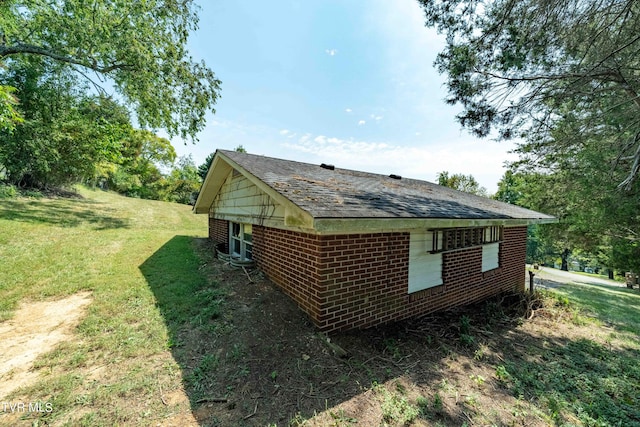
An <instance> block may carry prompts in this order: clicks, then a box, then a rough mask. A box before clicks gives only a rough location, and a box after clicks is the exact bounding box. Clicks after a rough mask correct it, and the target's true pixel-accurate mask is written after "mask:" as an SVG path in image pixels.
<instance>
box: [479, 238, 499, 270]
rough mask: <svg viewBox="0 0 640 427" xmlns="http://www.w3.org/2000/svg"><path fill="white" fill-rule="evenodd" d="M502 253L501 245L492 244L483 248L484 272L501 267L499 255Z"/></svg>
mask: <svg viewBox="0 0 640 427" xmlns="http://www.w3.org/2000/svg"><path fill="white" fill-rule="evenodd" d="M499 253H500V243H491V244H489V245H484V246H482V272H483V273H484V272H485V271H489V270H493V269H494V268H498V267H499V263H498V255H499Z"/></svg>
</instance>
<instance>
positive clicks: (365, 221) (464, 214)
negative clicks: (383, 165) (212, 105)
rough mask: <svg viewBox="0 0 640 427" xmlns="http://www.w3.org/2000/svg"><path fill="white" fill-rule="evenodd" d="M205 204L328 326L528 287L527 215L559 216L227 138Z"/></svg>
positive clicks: (239, 248) (214, 233)
mask: <svg viewBox="0 0 640 427" xmlns="http://www.w3.org/2000/svg"><path fill="white" fill-rule="evenodd" d="M194 210H195V212H196V213H199V214H204V213H206V214H208V215H209V236H210V238H211V239H213V240H214V241H215V242H216V243H219V244H222V245H224V247H225V248H226V250H228V252H229V253H230V254H231V255H232V256H233V257H236V258H239V259H252V260H254V261H255V262H256V264H257V265H258V267H259V268H260V269H261V270H262V271H263V272H264V273H265V274H266V275H267V276H268V277H269V278H270V279H271V280H272V281H273V282H274V283H275V284H276V285H278V286H279V287H280V288H281V289H282V290H283V291H284V292H285V293H286V294H287V295H289V296H290V297H291V298H293V299H294V300H295V301H296V302H297V304H298V305H299V306H300V307H301V308H302V309H303V310H304V311H305V312H306V313H307V314H308V315H309V316H310V318H311V319H312V320H313V321H314V323H315V324H316V325H317V326H318V328H320V329H321V330H323V331H326V332H331V331H337V330H346V329H352V328H366V327H370V326H374V325H378V324H382V323H386V322H390V321H395V320H401V319H405V318H408V317H412V316H416V315H420V314H425V313H428V312H433V311H438V310H443V309H447V308H450V307H453V306H456V305H463V304H468V303H471V302H474V301H479V300H482V299H484V298H487V297H489V296H491V295H494V294H496V293H499V292H502V291H507V290H520V289H523V288H524V276H525V272H524V269H525V252H526V239H527V225H529V224H539V223H550V222H555V218H553V217H551V216H548V215H545V214H541V213H538V212H534V211H531V210H527V209H523V208H520V207H517V206H513V205H509V204H506V203H502V202H498V201H495V200H491V199H488V198H483V197H478V196H474V195H471V194H468V193H463V192H460V191H456V190H452V189H450V188H447V187H442V186H439V185H436V184H432V183H429V182H426V181H417V180H413V179H407V178H403V177H400V176H396V175H390V176H385V175H378V174H371V173H365V172H357V171H351V170H345V169H338V168H335V167H333V166H332V165H324V164H323V165H319V166H318V165H311V164H306V163H300V162H293V161H288V160H282V159H274V158H269V157H264V156H256V155H252V154H246V153H238V152H235V151H223V150H218V151H216V154H215V156H214V158H213V161H212V163H211V167H210V168H209V172H208V174H207V177H206V178H205V181H204V183H203V185H202V188H201V191H200V195H199V197H198V200H197V201H196V204H195V207H194Z"/></svg>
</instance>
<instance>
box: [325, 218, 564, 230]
mask: <svg viewBox="0 0 640 427" xmlns="http://www.w3.org/2000/svg"><path fill="white" fill-rule="evenodd" d="M555 222H558V220H557V219H556V218H553V217H545V218H497V219H489V218H479V219H478V218H476V219H469V218H315V219H314V224H313V226H314V227H313V228H314V229H315V231H316V232H317V233H318V234H346V233H348V234H351V233H375V232H378V233H379V232H391V231H408V230H417V229H428V228H456V227H489V226H494V225H502V226H507V227H518V226H528V225H533V224H551V223H555Z"/></svg>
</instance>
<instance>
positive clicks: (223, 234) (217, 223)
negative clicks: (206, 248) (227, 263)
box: [209, 218, 229, 246]
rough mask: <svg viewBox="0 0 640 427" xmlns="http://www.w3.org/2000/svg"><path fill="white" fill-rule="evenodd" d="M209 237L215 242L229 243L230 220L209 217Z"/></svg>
mask: <svg viewBox="0 0 640 427" xmlns="http://www.w3.org/2000/svg"><path fill="white" fill-rule="evenodd" d="M209 238H210V239H211V240H213V241H214V243H224V244H225V245H226V246H228V245H229V221H225V220H223V219H216V218H209Z"/></svg>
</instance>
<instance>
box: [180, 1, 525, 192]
mask: <svg viewBox="0 0 640 427" xmlns="http://www.w3.org/2000/svg"><path fill="white" fill-rule="evenodd" d="M200 6H201V10H200V12H199V17H200V23H199V27H200V28H199V29H198V30H197V31H196V32H195V33H194V34H192V35H191V38H190V40H189V50H190V53H191V55H192V56H193V58H194V59H195V60H204V61H205V63H206V64H207V65H208V66H209V67H210V68H211V69H212V70H213V71H214V72H215V74H216V76H217V77H218V78H219V79H220V80H221V81H222V90H221V98H220V99H219V100H218V103H217V105H216V107H215V108H216V113H215V114H211V115H209V116H208V117H207V125H206V128H205V129H204V131H202V132H201V133H200V134H199V136H198V139H199V141H198V142H196V143H195V145H194V144H192V143H190V142H188V143H186V144H185V143H184V142H183V141H181V140H178V139H175V138H174V139H172V143H173V145H174V146H175V147H176V151H177V153H178V155H181V156H182V155H189V154H191V156H192V158H193V160H194V162H195V163H196V165H200V164H202V163H204V161H205V158H206V157H207V156H208V155H209V154H210V153H212V152H214V151H215V150H216V149H217V148H221V149H229V150H232V149H235V148H236V147H238V146H239V145H242V146H243V147H244V148H245V149H246V150H247V152H249V153H252V154H260V155H265V156H270V157H278V158H283V159H288V160H296V161H301V162H307V163H313V164H321V163H329V164H333V165H335V166H336V167H338V168H345V169H355V170H361V171H367V172H374V173H381V174H386V175H388V174H392V173H393V174H396V175H401V176H403V177H407V178H415V179H423V180H427V181H432V182H433V181H435V180H436V176H437V173H438V172H441V171H448V172H449V173H463V174H465V175H467V174H472V175H473V176H474V177H475V178H476V179H477V180H478V182H479V183H480V184H481V185H482V186H484V187H486V188H487V189H488V190H489V192H491V193H492V192H495V191H496V189H497V182H498V181H499V180H500V178H501V176H502V175H503V173H504V171H505V169H504V162H505V161H508V160H516V156H515V155H514V154H509V153H508V152H509V150H511V149H512V148H513V146H512V145H510V144H508V143H504V142H501V143H498V142H495V141H492V140H488V139H483V140H480V139H477V138H475V137H473V136H472V135H470V134H469V133H467V132H466V131H465V130H462V129H461V128H460V125H459V123H458V122H457V121H456V120H455V115H456V114H457V113H458V112H459V111H460V107H457V106H449V105H447V104H446V103H445V102H444V99H445V98H446V95H447V92H446V87H445V85H444V83H445V76H443V75H440V74H439V73H438V72H437V70H436V69H435V67H434V65H433V62H434V60H435V58H436V55H437V54H438V52H440V51H441V50H442V49H443V47H444V37H443V36H441V35H438V34H437V33H436V32H435V30H432V29H428V28H426V27H425V26H424V18H423V16H424V15H423V12H422V10H421V8H420V7H419V5H418V2H417V1H416V0H393V1H385V0H348V1H344V0H299V1H295V0H290V1H285V0H280V1H274V2H264V1H255V0H233V1H210V0H209V1H207V0H201V2H200Z"/></svg>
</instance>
